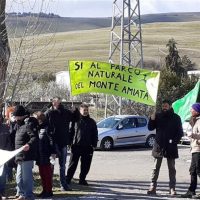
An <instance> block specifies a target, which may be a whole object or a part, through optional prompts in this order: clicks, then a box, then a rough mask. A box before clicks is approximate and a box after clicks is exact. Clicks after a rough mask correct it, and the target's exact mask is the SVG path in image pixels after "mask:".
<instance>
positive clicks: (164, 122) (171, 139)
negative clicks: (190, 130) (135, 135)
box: [147, 100, 183, 195]
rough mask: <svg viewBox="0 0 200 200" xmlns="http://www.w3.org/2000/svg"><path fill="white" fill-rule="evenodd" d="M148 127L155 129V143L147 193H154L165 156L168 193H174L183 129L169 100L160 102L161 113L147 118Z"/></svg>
mask: <svg viewBox="0 0 200 200" xmlns="http://www.w3.org/2000/svg"><path fill="white" fill-rule="evenodd" d="M148 129H149V130H154V129H156V136H155V143H154V146H153V150H152V156H153V157H154V167H153V170H152V174H151V184H150V188H149V190H148V191H147V194H149V195H155V194H156V187H157V179H158V176H159V171H160V167H161V164H162V159H163V157H165V158H167V164H168V170H169V193H170V194H171V195H176V191H175V186H176V169H175V159H176V158H178V147H177V144H178V143H179V141H180V139H181V137H182V135H183V129H182V124H181V119H180V117H179V116H178V115H177V114H175V113H174V112H173V109H172V107H171V102H170V101H168V100H164V101H163V102H162V111H161V113H154V114H153V115H152V116H151V117H150V120H149V123H148Z"/></svg>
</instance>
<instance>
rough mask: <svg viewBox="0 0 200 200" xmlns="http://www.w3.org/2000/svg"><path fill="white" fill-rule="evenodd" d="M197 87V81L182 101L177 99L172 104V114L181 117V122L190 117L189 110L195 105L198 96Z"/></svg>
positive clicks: (198, 83)
mask: <svg viewBox="0 0 200 200" xmlns="http://www.w3.org/2000/svg"><path fill="white" fill-rule="evenodd" d="M199 85H200V81H198V82H197V84H196V85H195V87H194V89H192V90H191V91H190V92H188V93H187V94H186V95H185V96H184V97H183V98H182V99H178V100H177V101H175V102H174V103H173V104H172V107H173V109H174V112H175V113H176V114H178V115H179V116H180V117H181V121H182V122H184V121H185V120H187V119H189V118H190V116H191V114H190V108H191V106H192V104H194V103H196V101H197V98H198V94H199Z"/></svg>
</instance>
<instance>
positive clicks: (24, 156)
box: [13, 105, 38, 200]
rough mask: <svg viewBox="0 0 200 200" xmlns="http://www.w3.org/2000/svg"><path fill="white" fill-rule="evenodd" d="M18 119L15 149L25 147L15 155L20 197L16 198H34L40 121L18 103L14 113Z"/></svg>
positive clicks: (31, 199) (18, 199)
mask: <svg viewBox="0 0 200 200" xmlns="http://www.w3.org/2000/svg"><path fill="white" fill-rule="evenodd" d="M13 115H14V116H15V120H16V125H15V130H16V136H15V149H19V148H21V147H23V151H22V152H20V153H19V154H18V155H16V157H15V161H16V163H17V173H16V183H17V189H18V193H19V195H20V196H19V197H18V198H17V199H16V200H25V199H29V200H33V199H34V194H33V172H32V168H33V161H34V160H36V158H37V151H38V122H37V120H36V119H35V118H34V117H28V113H27V111H26V110H25V108H24V107H23V106H22V105H18V106H16V108H15V111H14V113H13Z"/></svg>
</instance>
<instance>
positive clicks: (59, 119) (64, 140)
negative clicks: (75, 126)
mask: <svg viewBox="0 0 200 200" xmlns="http://www.w3.org/2000/svg"><path fill="white" fill-rule="evenodd" d="M46 119H47V122H48V126H49V131H48V132H49V133H50V134H52V138H53V142H54V144H55V147H56V154H57V156H58V160H59V165H60V186H61V190H62V191H67V190H71V189H70V188H69V187H68V185H67V183H66V179H65V169H66V167H65V164H66V161H67V145H68V144H69V127H70V122H72V121H73V114H72V112H71V111H70V110H67V109H65V108H64V106H63V105H62V104H61V100H60V98H59V97H54V98H53V100H52V109H51V110H49V111H48V112H47V113H46Z"/></svg>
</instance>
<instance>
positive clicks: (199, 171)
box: [189, 153, 200, 192]
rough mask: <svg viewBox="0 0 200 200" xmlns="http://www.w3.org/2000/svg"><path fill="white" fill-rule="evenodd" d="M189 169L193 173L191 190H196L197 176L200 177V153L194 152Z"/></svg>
mask: <svg viewBox="0 0 200 200" xmlns="http://www.w3.org/2000/svg"><path fill="white" fill-rule="evenodd" d="M189 171H190V175H191V182H190V187H189V190H190V191H192V192H195V190H196V189H197V176H199V177H200V153H193V154H192V162H191V165H190V170H189Z"/></svg>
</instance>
